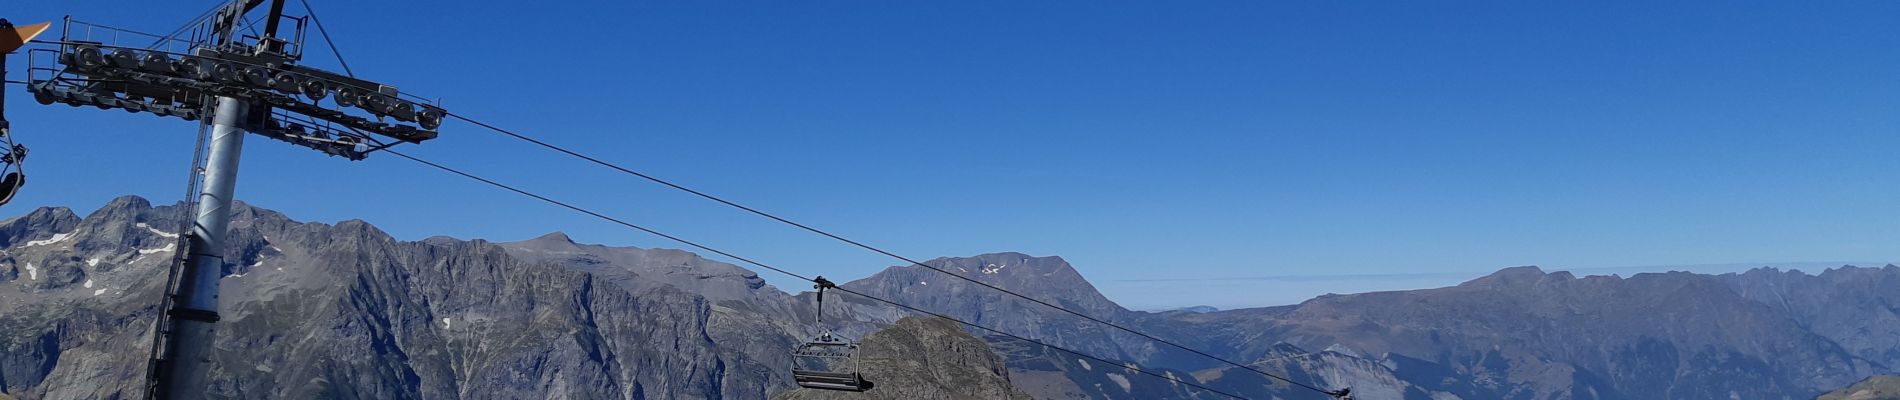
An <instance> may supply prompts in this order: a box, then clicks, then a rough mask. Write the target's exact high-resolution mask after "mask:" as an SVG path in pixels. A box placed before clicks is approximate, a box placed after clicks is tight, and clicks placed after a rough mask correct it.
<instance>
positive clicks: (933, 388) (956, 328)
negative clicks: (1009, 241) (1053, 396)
mask: <svg viewBox="0 0 1900 400" xmlns="http://www.w3.org/2000/svg"><path fill="white" fill-rule="evenodd" d="M861 343H862V354H863V361H862V362H863V367H862V368H863V375H864V377H865V379H866V380H869V381H871V382H875V383H876V385H877V386H876V388H874V389H872V390H870V391H866V392H839V391H830V390H817V389H807V388H798V389H794V390H789V391H785V392H781V393H779V394H778V395H775V396H772V398H773V399H775V400H818V399H866V400H870V399H892V400H897V399H904V400H910V399H917V400H950V399H971V400H975V399H1028V398H1029V397H1028V395H1025V394H1023V393H1022V392H1020V391H1018V390H1017V389H1016V388H1015V387H1014V386H1013V385H1012V384H1011V383H1010V377H1009V371H1008V370H1007V369H1006V368H1005V366H1004V364H1003V359H1002V358H1001V357H998V356H997V355H996V353H995V352H993V351H991V350H990V347H989V346H988V345H986V344H984V342H983V341H982V340H980V339H977V338H976V337H975V336H971V335H970V334H969V333H966V332H964V331H963V327H962V326H961V325H959V324H957V323H956V322H952V321H949V320H945V319H941V318H925V317H909V318H904V319H901V320H898V321H897V324H895V325H892V326H891V327H889V328H885V329H883V330H880V331H877V332H876V333H872V334H871V335H869V336H865V337H864V340H863V341H862V342H861Z"/></svg>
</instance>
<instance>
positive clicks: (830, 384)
mask: <svg viewBox="0 0 1900 400" xmlns="http://www.w3.org/2000/svg"><path fill="white" fill-rule="evenodd" d="M812 282H815V284H814V285H812V288H815V289H818V312H817V313H816V314H817V322H818V327H819V329H820V330H821V331H820V333H819V334H818V336H817V337H814V338H812V339H811V340H809V341H806V342H805V343H803V344H800V345H798V347H797V348H795V349H792V381H794V382H797V383H798V386H803V387H808V388H812V389H824V390H843V391H852V392H862V391H866V390H870V389H871V386H872V384H871V381H867V380H864V376H863V375H861V374H859V371H858V344H857V343H856V342H853V341H851V340H850V339H845V338H844V337H841V336H838V335H837V334H833V333H832V332H831V328H830V327H826V326H825V289H836V288H837V286H836V285H833V284H832V283H831V281H829V280H826V279H825V277H822V276H820V277H818V278H817V279H814V280H812Z"/></svg>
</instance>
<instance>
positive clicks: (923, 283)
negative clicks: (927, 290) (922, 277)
mask: <svg viewBox="0 0 1900 400" xmlns="http://www.w3.org/2000/svg"><path fill="white" fill-rule="evenodd" d="M917 284H919V285H924V286H930V282H923V281H919V282H917Z"/></svg>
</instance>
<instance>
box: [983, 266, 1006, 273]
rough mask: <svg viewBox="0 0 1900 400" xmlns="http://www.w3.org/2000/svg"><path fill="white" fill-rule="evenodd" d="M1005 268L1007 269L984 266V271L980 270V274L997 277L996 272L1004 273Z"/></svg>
mask: <svg viewBox="0 0 1900 400" xmlns="http://www.w3.org/2000/svg"><path fill="white" fill-rule="evenodd" d="M1003 267H1006V265H996V264H983V269H981V270H979V272H982V273H983V274H984V275H996V272H997V271H1002V270H1003Z"/></svg>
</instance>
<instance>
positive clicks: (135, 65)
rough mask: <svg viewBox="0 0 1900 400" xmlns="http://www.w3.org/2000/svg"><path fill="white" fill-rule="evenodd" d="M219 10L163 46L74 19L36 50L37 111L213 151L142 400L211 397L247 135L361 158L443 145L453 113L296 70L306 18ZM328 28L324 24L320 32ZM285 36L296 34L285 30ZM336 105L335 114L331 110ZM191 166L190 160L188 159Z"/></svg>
mask: <svg viewBox="0 0 1900 400" xmlns="http://www.w3.org/2000/svg"><path fill="white" fill-rule="evenodd" d="M266 1H267V0H235V1H232V2H230V3H228V4H223V5H221V6H219V7H218V8H216V9H215V10H214V11H212V12H208V13H206V14H205V15H204V16H202V17H200V18H199V19H198V20H194V21H192V22H190V23H187V24H185V26H184V27H181V28H178V29H177V30H175V31H173V33H172V34H169V35H163V36H160V35H152V34H145V33H139V32H136V31H131V30H124V29H116V28H111V27H107V26H104V25H98V24H92V23H87V22H81V21H77V20H74V19H72V18H71V17H67V18H66V19H65V21H64V26H63V29H62V33H61V36H60V39H59V40H58V41H45V42H41V41H35V42H34V43H36V44H40V45H42V46H40V48H34V49H31V50H30V51H29V52H28V54H27V56H28V64H29V68H28V70H27V75H28V76H27V90H28V91H29V92H31V93H32V94H33V97H34V99H35V100H37V101H39V102H40V103H41V104H55V103H64V104H67V105H71V106H74V107H79V106H93V107H97V108H99V109H102V110H103V109H119V110H123V111H126V112H131V113H138V112H147V113H151V114H153V115H157V116H166V117H178V118H182V119H184V120H187V121H199V123H200V125H199V129H200V131H199V132H200V133H199V134H200V137H199V140H200V141H201V142H203V141H204V140H205V137H204V129H205V128H207V127H208V128H210V130H211V134H210V137H209V146H208V147H204V146H203V143H200V144H201V147H200V148H199V151H202V152H203V154H204V155H205V157H204V158H203V159H202V161H200V162H201V164H200V166H201V168H200V169H197V172H196V173H197V174H199V175H197V177H195V178H194V181H193V182H194V186H197V190H194V191H195V192H196V193H195V199H194V200H190V201H188V203H189V204H188V205H191V206H192V207H193V208H192V210H193V217H194V221H192V226H191V227H190V229H188V230H187V231H186V232H187V234H186V235H184V237H183V238H182V239H181V240H182V241H183V242H181V243H180V247H181V249H180V250H179V251H178V252H177V254H178V255H179V257H180V258H179V259H177V260H174V264H173V267H172V270H171V278H170V279H169V281H170V282H169V283H168V284H167V286H166V290H165V298H164V299H163V300H161V304H162V309H163V310H165V312H164V313H162V314H161V315H160V316H159V317H158V321H157V322H156V324H155V326H154V327H153V332H154V333H153V340H154V343H153V347H152V350H153V356H152V363H151V367H150V369H149V373H148V379H149V382H150V385H148V388H147V392H148V396H147V397H148V398H157V399H201V398H205V397H206V389H207V387H206V386H207V385H206V372H208V371H209V370H210V367H211V351H212V341H213V339H214V338H215V337H216V332H217V330H216V326H217V322H218V319H219V317H218V280H219V279H220V278H222V277H223V276H224V273H225V272H224V271H225V268H226V267H227V264H226V263H225V260H224V251H225V235H226V230H227V228H228V223H229V221H230V214H231V213H230V208H231V195H232V193H233V192H234V190H235V188H236V186H237V172H238V159H239V155H240V154H241V152H242V150H243V147H244V137H245V133H246V132H249V133H253V134H257V135H259V136H263V137H267V138H271V139H276V140H280V141H284V142H289V143H291V144H295V145H298V146H303V147H308V148H311V149H314V150H317V151H320V152H323V153H326V154H329V155H332V156H338V157H343V158H347V159H350V160H361V159H363V158H364V157H365V156H367V155H368V154H370V153H374V152H376V151H379V150H382V149H386V148H389V147H390V146H394V145H397V144H401V143H421V142H423V141H426V140H430V139H434V138H435V137H436V129H437V128H438V127H439V126H440V125H441V124H442V119H443V117H444V116H446V115H447V112H446V111H444V110H443V109H442V107H441V106H440V104H439V103H435V102H429V101H426V100H422V99H421V98H419V97H416V96H411V95H407V94H405V93H402V92H401V91H398V90H397V89H396V88H395V87H392V86H389V85H384V84H379V83H376V82H371V81H366V80H362V79H357V78H355V77H353V76H349V75H344V74H337V73H334V72H330V71H325V70H322V69H317V68H311V67H307V66H302V65H298V64H297V63H298V62H299V61H301V60H302V58H303V52H304V40H303V39H304V33H305V32H304V28H305V27H306V23H307V22H310V21H312V18H311V17H309V16H290V15H285V14H284V0H268V2H269V7H268V9H267V11H265V12H264V13H263V15H261V16H260V17H261V18H262V19H261V23H262V25H263V26H262V31H261V32H260V31H258V28H259V27H258V26H256V25H257V23H253V22H250V21H252V19H247V17H246V16H247V15H250V14H251V13H252V11H255V10H256V9H257V8H259V7H260V6H263V5H264V3H265V2H266ZM318 24H319V26H318V28H319V29H321V28H322V27H321V25H320V24H321V22H320V21H319V22H318ZM284 28H289V29H288V30H286V29H284ZM326 98H327V99H330V100H331V101H330V102H329V104H325V103H324V102H323V100H325V99H326ZM194 158H195V157H194Z"/></svg>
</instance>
